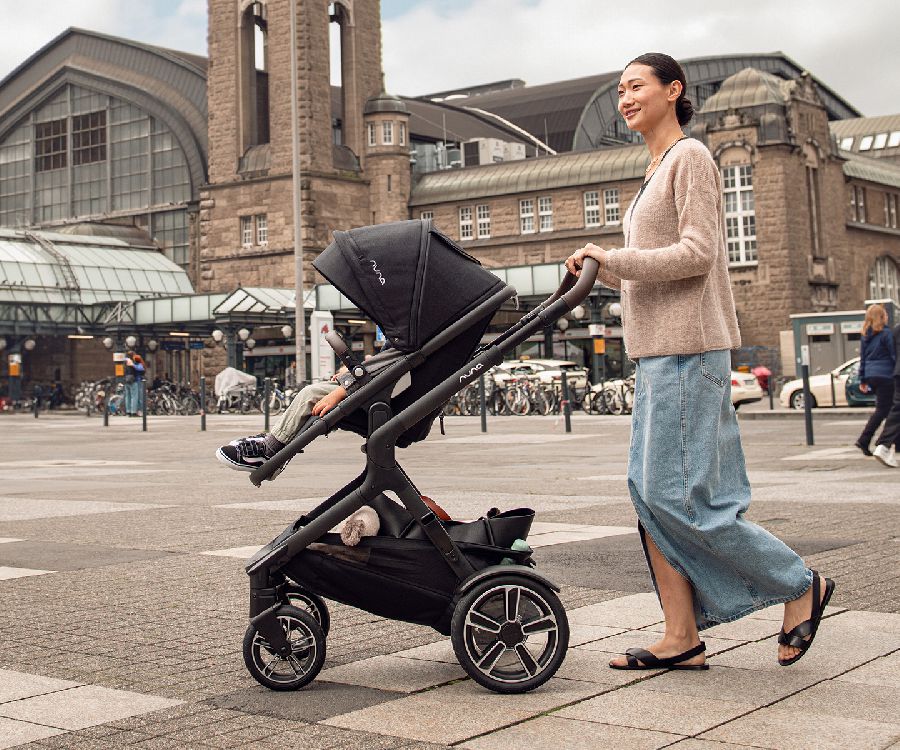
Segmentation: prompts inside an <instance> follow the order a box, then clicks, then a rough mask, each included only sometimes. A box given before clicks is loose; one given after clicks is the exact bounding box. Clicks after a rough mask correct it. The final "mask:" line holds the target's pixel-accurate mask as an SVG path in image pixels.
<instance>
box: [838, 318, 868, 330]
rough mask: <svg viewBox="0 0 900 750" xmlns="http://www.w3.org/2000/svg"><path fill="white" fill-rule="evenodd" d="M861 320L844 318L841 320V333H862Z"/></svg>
mask: <svg viewBox="0 0 900 750" xmlns="http://www.w3.org/2000/svg"><path fill="white" fill-rule="evenodd" d="M862 327H863V322H862V321H861V320H845V321H842V322H841V333H862Z"/></svg>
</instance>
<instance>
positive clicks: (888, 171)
mask: <svg viewBox="0 0 900 750" xmlns="http://www.w3.org/2000/svg"><path fill="white" fill-rule="evenodd" d="M840 153H841V156H843V157H844V158H845V159H847V161H846V162H844V174H845V175H847V177H856V178H857V179H859V180H867V181H868V182H877V183H878V184H880V185H887V186H889V187H894V188H900V165H898V164H893V163H891V162H889V161H887V160H886V159H870V158H869V157H866V156H860V155H859V154H854V153H852V152H850V151H841V152H840Z"/></svg>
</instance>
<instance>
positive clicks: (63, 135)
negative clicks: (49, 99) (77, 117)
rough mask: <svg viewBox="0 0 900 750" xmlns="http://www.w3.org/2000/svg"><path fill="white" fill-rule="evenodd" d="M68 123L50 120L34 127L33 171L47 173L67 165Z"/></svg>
mask: <svg viewBox="0 0 900 750" xmlns="http://www.w3.org/2000/svg"><path fill="white" fill-rule="evenodd" d="M67 131H68V122H67V121H66V120H64V119H63V120H52V121H50V122H39V123H37V124H36V125H35V126H34V171H35V172H49V171H50V170H52V169H62V168H63V167H65V166H66V165H67V162H66V151H67V148H68V138H67V134H68V133H67Z"/></svg>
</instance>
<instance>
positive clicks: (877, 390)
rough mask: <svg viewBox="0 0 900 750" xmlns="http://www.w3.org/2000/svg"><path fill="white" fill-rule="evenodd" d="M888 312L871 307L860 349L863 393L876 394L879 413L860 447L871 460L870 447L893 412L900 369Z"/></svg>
mask: <svg viewBox="0 0 900 750" xmlns="http://www.w3.org/2000/svg"><path fill="white" fill-rule="evenodd" d="M887 322H888V317H887V312H886V311H885V309H884V307H882V306H881V305H878V304H875V305H869V308H868V309H867V310H866V319H865V322H864V323H863V329H862V339H861V340H860V348H859V356H860V360H859V383H860V386H859V388H860V390H861V391H862V392H863V393H868V392H870V391H871V392H872V393H874V394H875V411H874V413H873V414H872V416H871V417H869V421H868V422H866V426H865V427H864V428H863V431H862V434H861V435H860V436H859V438H858V439H857V441H856V447H857V448H859V449H860V450H861V451H862V452H863V453H865V454H866V455H867V456H871V455H873V454H872V452H871V450H870V448H869V446H870V444H871V442H872V438H873V437H875V431H876V430H877V429H878V428H879V427H880V426H881V423H882V422H884V420H885V418H886V417H887V415H888V412H889V411H890V409H891V402H892V401H893V398H894V368H895V367H896V366H897V352H896V349H895V347H894V335H893V333H892V332H891V329H890V328H888V327H887Z"/></svg>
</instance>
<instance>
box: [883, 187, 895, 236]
mask: <svg viewBox="0 0 900 750" xmlns="http://www.w3.org/2000/svg"><path fill="white" fill-rule="evenodd" d="M884 225H885V226H886V227H888V228H889V229H896V228H897V194H896V193H885V194H884Z"/></svg>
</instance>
